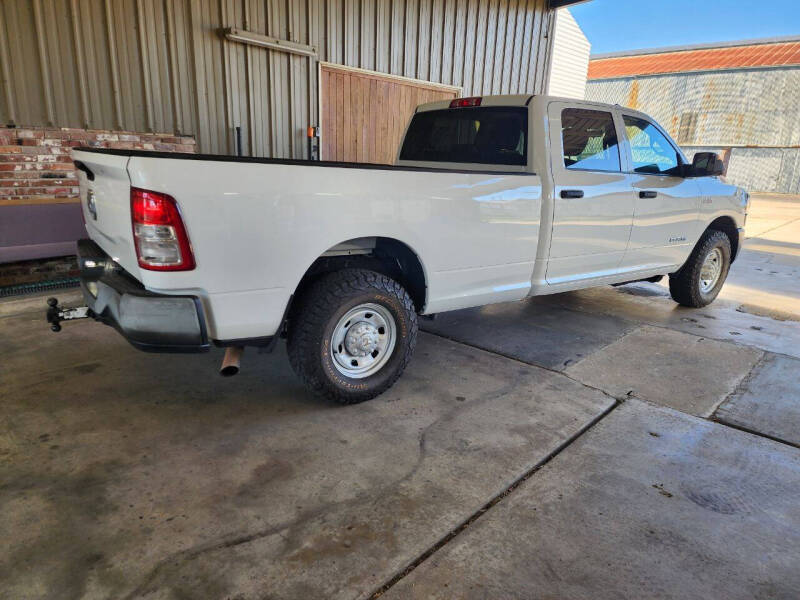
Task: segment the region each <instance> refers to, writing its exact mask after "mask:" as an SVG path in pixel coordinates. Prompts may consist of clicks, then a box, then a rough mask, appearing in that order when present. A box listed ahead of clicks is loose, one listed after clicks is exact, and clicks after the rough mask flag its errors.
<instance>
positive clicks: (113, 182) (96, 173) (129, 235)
mask: <svg viewBox="0 0 800 600" xmlns="http://www.w3.org/2000/svg"><path fill="white" fill-rule="evenodd" d="M72 159H73V160H74V161H75V163H76V166H77V167H78V181H79V182H80V190H81V193H80V197H81V209H82V210H83V218H84V220H85V221H86V231H87V232H88V233H89V237H90V238H91V239H92V240H94V242H95V243H96V244H97V245H98V246H100V247H101V248H102V249H103V250H105V251H106V253H107V254H108V255H109V256H111V257H112V258H113V259H114V260H115V261H117V262H118V263H119V264H120V265H122V267H123V268H124V269H125V270H126V271H128V273H130V274H131V275H134V276H137V275H138V273H139V264H138V261H137V260H136V250H135V249H134V247H133V231H132V229H131V199H130V193H131V182H130V178H129V177H128V168H127V167H128V161H129V160H130V157H129V156H125V155H122V154H110V153H109V154H106V153H103V152H102V151H101V152H91V151H83V150H73V151H72ZM80 163H82V165H83V166H85V167H86V169H83V168H81V165H80ZM87 170H88V172H89V173H91V174H87Z"/></svg>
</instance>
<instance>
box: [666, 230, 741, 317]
mask: <svg viewBox="0 0 800 600" xmlns="http://www.w3.org/2000/svg"><path fill="white" fill-rule="evenodd" d="M714 249H719V251H720V252H721V253H722V271H721V272H720V275H719V279H718V280H717V282H716V284H715V285H714V287H713V288H711V289H710V290H707V291H705V292H704V291H703V290H702V288H701V285H700V271H701V270H702V267H703V263H704V262H705V260H706V257H707V256H708V255H709V254H710V253H711V252H713V251H714ZM730 267H731V241H730V239H729V238H728V236H727V235H725V234H724V233H723V232H722V231H717V230H714V229H709V230H708V231H706V232H705V233H704V234H703V237H701V238H700V241H699V242H697V245H696V246H695V247H694V250H692V253H691V254H690V255H689V258H688V259H687V260H686V263H685V264H684V265H683V266H682V267H681V269H680V271H678V272H677V273H673V274H672V275H670V276H669V292H670V294H671V295H672V299H673V300H675V302H677V303H678V304H680V305H681V306H688V307H691V308H702V307H703V306H707V305H708V304H711V302H713V301H714V299H715V298H716V297H717V294H719V291H720V289H722V285H723V284H724V283H725V279H726V278H727V277H728V270H729V269H730Z"/></svg>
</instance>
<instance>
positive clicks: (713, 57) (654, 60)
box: [588, 41, 800, 79]
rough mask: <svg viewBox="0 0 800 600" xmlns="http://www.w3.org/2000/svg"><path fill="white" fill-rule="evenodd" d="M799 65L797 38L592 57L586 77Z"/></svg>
mask: <svg viewBox="0 0 800 600" xmlns="http://www.w3.org/2000/svg"><path fill="white" fill-rule="evenodd" d="M783 65H800V41H792V42H781V43H772V44H753V45H748V46H732V47H725V48H704V49H697V50H681V51H676V52H658V53H654V54H636V55H633V56H613V57H607V58H596V59H593V60H592V61H591V62H590V63H589V75H588V78H589V79H611V78H614V77H629V76H632V75H653V74H655V73H682V72H686V71H717V70H720V69H737V68H746V67H777V66H783Z"/></svg>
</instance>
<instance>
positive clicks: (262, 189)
mask: <svg viewBox="0 0 800 600" xmlns="http://www.w3.org/2000/svg"><path fill="white" fill-rule="evenodd" d="M446 106H447V103H432V104H430V105H425V106H423V107H420V108H419V109H418V110H419V111H428V110H435V109H437V108H443V107H445V108H446ZM482 106H527V107H528V108H527V110H528V115H529V116H528V159H527V165H524V166H518V167H517V166H502V165H482V164H474V163H429V162H428V163H420V162H414V161H402V160H398V166H394V167H391V166H372V165H350V164H341V165H338V164H331V163H323V164H320V163H316V164H315V163H302V162H299V161H260V160H237V159H232V158H221V159H214V158H213V157H197V156H188V155H187V156H183V157H169V156H152V155H148V154H147V153H135V152H130V153H127V155H126V154H125V153H119V154H106V153H102V152H89V151H82V150H76V151H74V152H73V158H74V159H75V160H78V161H81V162H83V163H84V164H86V165H87V166H88V167H89V169H91V171H92V172H94V175H95V177H94V181H89V180H88V179H87V176H86V175H85V174H84V173H81V174H80V175H79V178H80V183H81V200H82V205H83V210H84V216H85V219H86V223H87V230H88V232H89V235H90V237H91V238H92V239H93V240H94V241H95V242H96V243H97V244H98V245H99V246H100V247H101V248H102V249H103V250H104V251H105V252H107V253H108V254H109V255H110V256H111V257H112V258H113V259H114V260H115V261H116V262H118V263H119V264H120V265H121V266H122V267H123V268H124V269H125V270H126V271H127V272H128V273H130V274H131V275H132V276H133V277H134V278H136V279H138V280H139V281H141V283H142V284H143V285H144V287H145V288H146V289H147V290H150V291H152V292H157V293H162V294H176V295H181V294H182V295H192V296H196V297H198V298H199V299H200V301H201V303H202V305H203V309H204V311H205V316H206V319H207V323H208V333H209V336H210V338H211V339H214V340H235V339H240V338H257V337H261V336H272V335H274V334H275V333H276V332H277V331H278V329H279V327H280V325H281V322H282V319H283V318H284V315H285V311H286V307H287V305H288V303H289V301H290V298H291V296H292V295H293V294H294V292H295V290H296V289H297V286H298V284H299V283H300V280H301V278H302V277H303V275H304V274H305V273H306V271H307V270H308V269H309V267H311V265H312V264H314V262H315V261H316V260H317V259H318V258H319V257H320V256H322V255H323V254H324V253H325V252H326V251H328V250H329V249H331V248H333V247H335V246H337V245H339V244H342V243H343V242H347V241H349V240H356V239H359V238H375V237H381V238H389V239H392V240H397V241H399V242H402V243H403V244H405V245H406V246H407V247H408V248H410V249H411V250H412V251H413V252H414V253H415V254H416V256H417V257H418V258H419V261H420V263H421V265H422V269H423V272H424V275H425V284H426V286H427V291H426V294H425V303H424V308H423V310H422V312H423V313H426V314H432V313H437V312H442V311H447V310H454V309H460V308H466V307H471V306H478V305H483V304H489V303H494V302H504V301H510V300H519V299H522V298H524V297H526V296H529V295H534V294H544V293H554V292H558V291H563V290H567V289H577V288H581V287H590V286H592V285H599V284H605V283H618V282H623V281H628V280H632V279H636V278H639V277H648V276H650V275H656V274H666V273H668V272H672V271H674V270H676V269H677V268H678V267H679V266H680V265H681V264H682V263H683V262H684V261H685V260H686V258H687V256H688V255H689V253H690V252H691V250H692V248H693V247H694V244H695V243H696V241H697V239H698V237H699V236H700V235H701V233H702V232H703V230H704V229H705V227H706V226H707V225H708V223H710V222H711V221H712V220H713V219H715V218H717V217H718V216H723V215H724V216H729V217H730V218H731V219H733V220H734V221H735V223H736V225H737V227H742V226H743V219H744V210H745V199H744V198H745V196H744V194H743V192H742V191H741V190H737V188H734V187H733V186H728V185H725V184H724V183H723V182H721V181H720V180H718V179H717V178H692V179H682V178H677V177H665V176H660V175H647V174H641V173H633V172H631V171H630V169H629V164H628V162H629V158H628V155H629V153H630V151H629V149H628V148H627V145H626V144H627V142H626V141H625V138H624V127H623V126H622V124H621V112H620V111H621V110H622V112H631V111H626V110H624V109H619V107H609V106H606V105H601V104H595V103H588V102H581V101H574V100H568V99H557V98H549V97H533V98H531V97H530V96H507V97H496V98H484V103H483V104H482ZM575 106H578V107H582V108H596V109H598V110H605V111H611V112H613V114H614V118H615V120H616V121H615V122H617V123H618V132H619V137H620V140H621V144H620V148H621V152H622V164H623V169H622V171H621V172H618V173H608V172H605V173H597V172H592V171H573V170H569V169H566V168H564V162H563V160H562V158H561V157H562V149H561V127H560V111H561V110H562V109H563V108H564V107H575ZM460 110H472V109H470V108H464V109H460ZM415 167H426V168H425V169H419V168H415ZM131 186H132V187H138V188H143V189H146V190H153V191H158V192H162V193H165V194H169V195H170V196H172V197H173V198H174V199H175V201H176V202H177V204H178V207H179V209H180V212H181V214H182V217H183V220H184V224H185V228H186V231H187V233H188V236H189V239H190V240H191V244H192V248H193V252H194V257H195V260H196V267H195V268H194V269H192V270H189V271H177V272H158V271H150V270H146V269H142V268H140V267H139V265H138V262H137V258H136V254H135V250H134V246H133V237H132V233H131V214H130V213H131V211H130V197H129V196H130V187H131ZM645 188H646V189H647V190H657V191H658V196H657V197H656V198H649V199H640V198H639V197H638V190H640V189H645ZM565 189H581V190H583V191H584V196H583V198H579V199H564V198H561V197H560V192H561V190H565ZM89 190H91V194H92V195H93V197H94V199H95V202H96V205H97V206H96V208H97V220H95V219H94V216H93V215H92V214H91V213H90V211H89V207H88V204H87V201H88V194H89ZM671 239H672V240H673V241H669V240H671Z"/></svg>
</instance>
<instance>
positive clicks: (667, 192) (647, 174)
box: [622, 111, 701, 270]
mask: <svg viewBox="0 0 800 600" xmlns="http://www.w3.org/2000/svg"><path fill="white" fill-rule="evenodd" d="M622 121H623V125H624V127H625V136H624V142H623V144H622V147H623V149H624V154H625V155H626V159H627V160H628V161H629V163H630V165H629V169H628V170H629V171H630V172H631V175H632V177H633V181H632V184H633V190H634V194H635V195H634V197H635V202H636V209H635V211H634V215H633V228H632V230H631V240H630V244H628V252H627V253H626V255H625V259H624V260H623V267H626V268H629V269H636V270H638V269H640V268H641V269H649V268H656V267H661V266H670V265H676V264H679V263H682V262H683V261H684V260H685V258H686V256H687V255H688V254H689V252H690V248H691V247H692V246H694V244H695V242H696V241H697V236H698V235H699V231H698V228H699V226H700V223H699V221H698V216H699V211H700V200H701V198H700V186H699V185H698V183H697V181H696V180H695V179H687V178H685V177H683V176H682V175H681V165H682V164H683V162H684V158H683V155H682V154H681V152H680V151H679V150H678V149H677V146H676V145H675V144H674V143H673V142H672V140H670V139H669V137H668V136H667V134H666V133H664V132H663V131H662V130H661V128H660V127H658V126H657V125H656V124H655V123H653V122H652V121H650V120H648V119H646V118H644V117H643V116H642V115H635V114H630V113H626V112H625V111H623V112H622Z"/></svg>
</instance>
